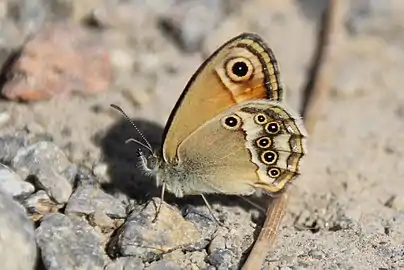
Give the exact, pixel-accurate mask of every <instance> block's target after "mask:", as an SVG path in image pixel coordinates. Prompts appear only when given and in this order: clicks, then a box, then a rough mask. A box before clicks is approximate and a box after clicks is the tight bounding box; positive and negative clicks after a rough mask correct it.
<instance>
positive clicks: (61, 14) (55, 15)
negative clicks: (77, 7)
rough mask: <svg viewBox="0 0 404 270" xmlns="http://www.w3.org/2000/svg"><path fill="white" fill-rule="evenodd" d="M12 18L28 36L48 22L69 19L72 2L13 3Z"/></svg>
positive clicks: (39, 0)
mask: <svg viewBox="0 0 404 270" xmlns="http://www.w3.org/2000/svg"><path fill="white" fill-rule="evenodd" d="M9 9H10V14H9V15H10V16H11V17H12V18H13V19H14V20H15V21H16V22H17V23H18V25H19V26H20V27H21V28H22V29H24V32H25V33H26V34H33V33H35V31H37V30H38V29H39V28H40V27H41V26H43V25H44V24H45V23H46V22H47V21H50V20H52V21H60V20H64V19H67V18H68V17H69V16H70V14H71V13H72V9H73V7H72V1H70V0H59V1H46V0H22V1H12V2H11V4H10V8H9Z"/></svg>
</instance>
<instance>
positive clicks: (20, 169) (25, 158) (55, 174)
mask: <svg viewBox="0 0 404 270" xmlns="http://www.w3.org/2000/svg"><path fill="white" fill-rule="evenodd" d="M72 166H73V165H72V164H71V163H70V162H69V161H68V159H67V157H66V155H65V154H64V153H63V152H62V151H61V150H60V149H59V147H57V146H56V145H55V144H53V143H51V142H43V141H42V142H38V143H35V144H32V145H29V146H28V147H25V148H22V149H20V150H19V151H18V152H17V154H16V156H15V157H14V158H13V160H12V163H11V167H13V168H14V169H15V170H16V172H17V173H18V174H19V175H20V176H22V177H23V178H27V177H28V176H31V177H33V180H35V184H36V185H37V188H40V189H44V190H45V191H46V192H47V193H48V195H49V196H50V197H52V198H53V199H55V201H56V202H58V203H65V202H67V200H68V199H69V197H70V195H71V193H72V185H71V182H72V180H71V179H68V176H69V177H71V175H72V173H71V168H72ZM66 172H68V173H67V175H68V176H67V175H66Z"/></svg>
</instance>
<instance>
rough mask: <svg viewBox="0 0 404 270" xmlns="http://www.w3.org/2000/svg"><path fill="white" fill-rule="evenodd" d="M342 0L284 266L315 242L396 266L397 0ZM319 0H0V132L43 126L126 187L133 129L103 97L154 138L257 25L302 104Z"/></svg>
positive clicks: (344, 260) (402, 6) (403, 202)
mask: <svg viewBox="0 0 404 270" xmlns="http://www.w3.org/2000/svg"><path fill="white" fill-rule="evenodd" d="M340 2H341V5H340V9H339V11H338V16H339V25H338V26H337V27H335V28H333V29H332V30H331V32H330V33H329V34H330V36H332V40H333V43H332V44H330V46H332V57H330V58H329V59H328V60H327V61H329V62H328V64H327V65H328V66H329V67H330V70H331V72H330V73H329V74H328V75H329V76H328V77H327V81H326V87H328V88H329V91H328V95H327V100H325V103H324V106H323V107H322V109H321V110H320V109H319V110H318V113H317V117H318V122H317V125H316V126H315V129H314V130H313V132H312V133H311V134H310V138H309V154H308V155H307V158H306V160H305V162H304V164H303V167H302V169H303V174H302V176H301V177H300V178H299V179H298V180H297V181H296V182H295V183H294V184H293V188H292V189H291V192H292V196H291V203H290V205H289V208H288V213H287V215H286V219H285V220H286V221H285V222H284V224H285V225H284V226H283V229H282V231H281V233H280V235H279V237H278V241H277V242H278V244H277V245H278V246H277V247H278V248H276V249H275V251H274V253H272V255H271V256H272V257H274V258H277V260H280V261H281V263H280V264H281V265H282V262H283V263H284V265H287V264H288V263H291V262H289V261H288V259H287V258H284V257H283V256H287V255H288V254H289V255H290V254H293V255H290V256H292V257H293V256H294V257H293V258H294V259H293V260H294V261H293V260H292V261H293V263H295V262H296V260H297V261H299V260H300V259H301V258H300V259H299V257H298V256H299V254H301V252H305V251H304V250H306V251H307V249H305V248H307V247H308V246H310V247H311V248H313V247H314V246H315V247H316V250H320V251H319V253H320V255H318V256H317V255H316V256H317V257H316V256H315V255H313V256H312V255H310V256H311V257H310V256H309V255H307V256H308V257H304V259H301V260H300V261H305V262H306V264H307V265H306V266H307V267H309V266H310V265H311V266H313V265H316V264H314V263H313V261H318V263H319V264H317V267H320V266H321V268H323V269H325V268H326V266H325V265H327V261H330V260H331V259H332V260H335V261H337V262H338V263H340V267H341V269H347V268H348V267H351V266H352V267H353V268H354V269H362V268H361V266H363V265H367V266H370V265H373V263H376V265H377V267H381V268H379V269H382V268H383V267H387V268H389V267H393V266H394V267H399V266H400V265H401V267H404V262H403V261H402V258H401V259H400V258H399V257H400V256H402V255H403V254H404V253H403V252H404V249H403V245H404V235H403V232H404V227H403V225H402V224H404V214H403V211H404V195H403V191H404V161H403V155H404V91H403V89H402V85H403V84H404V76H403V74H404V73H403V72H404V50H403V48H404V17H403V16H402V14H403V13H404V2H403V1H401V0H341V1H340ZM327 3H328V1H325V0H283V1H276V0H250V1H241V0H222V1H220V0H147V1H146V0H54V1H49V0H8V1H7V0H1V1H0V65H1V70H0V83H1V89H2V99H1V100H0V135H1V136H5V135H10V134H16V132H19V134H25V135H22V136H32V134H35V136H42V138H44V137H46V138H48V139H49V140H52V141H53V142H55V144H56V145H58V146H59V147H60V148H61V149H62V150H63V151H64V153H65V154H66V155H67V157H68V159H69V160H70V161H71V162H72V163H74V164H77V165H78V166H79V167H85V168H89V169H90V170H92V171H93V173H95V174H96V175H97V176H98V177H99V179H101V180H100V181H101V182H102V183H103V184H105V185H108V184H111V182H113V181H116V182H119V183H118V184H117V183H115V185H122V188H123V189H127V188H128V187H131V185H133V183H132V182H131V181H132V180H133V178H136V177H137V174H136V172H133V167H135V165H134V164H135V162H136V153H135V151H136V146H130V145H125V144H124V141H125V140H126V139H128V138H129V137H133V136H136V131H135V130H134V129H133V128H132V127H130V124H128V123H127V122H125V121H124V120H122V117H121V115H119V114H118V113H117V112H116V111H114V110H112V109H111V108H110V106H109V105H110V104H111V103H114V104H117V105H119V106H121V107H122V108H123V109H124V110H125V112H126V113H127V114H128V115H129V116H130V117H132V118H133V119H134V120H135V121H136V123H137V124H138V125H139V128H140V129H141V130H142V131H143V132H144V133H145V135H146V137H147V138H148V139H150V141H151V142H152V143H153V145H158V144H159V142H160V136H161V132H162V128H163V127H164V124H165V122H166V120H167V118H168V116H169V113H170V111H171V110H172V108H173V106H174V104H175V102H176V101H177V99H178V97H179V95H180V93H181V92H182V90H183V88H184V86H185V84H186V83H187V81H188V79H189V78H190V77H191V76H192V74H193V73H194V72H195V71H196V69H197V68H198V66H199V65H200V64H201V63H202V61H203V60H204V59H206V58H207V57H208V56H209V55H210V54H211V53H212V52H213V51H214V50H215V49H216V48H218V47H219V46H220V45H221V44H223V43H224V42H225V41H227V40H228V39H230V38H232V37H234V36H236V35H238V34H240V33H242V32H254V33H257V34H259V35H260V36H262V38H263V39H264V40H265V41H266V42H267V43H268V45H269V46H270V47H271V48H272V49H273V51H274V53H275V55H276V57H277V59H278V62H279V65H280V69H281V79H282V81H283V83H284V86H285V88H286V95H287V96H286V102H287V103H288V104H289V105H290V106H291V107H292V108H294V109H295V110H296V111H300V110H301V104H302V99H303V91H304V88H305V86H306V83H307V80H308V78H309V76H310V71H311V67H312V64H313V61H314V59H315V56H316V52H317V51H318V50H319V48H318V41H319V33H320V32H321V31H322V30H323V26H324V25H323V24H322V22H323V14H324V11H325V8H326V6H327ZM21 132H22V133H21ZM12 136H14V135H12ZM117 179H119V180H117ZM112 184H113V185H114V183H112ZM144 192H146V191H144ZM134 193H138V192H136V191H134ZM152 194H153V195H154V194H158V192H156V193H153V192H152ZM135 195H138V196H139V194H135ZM347 220H349V222H348V221H347ZM350 222H351V223H350ZM346 224H357V226H359V227H360V231H361V234H358V233H357V231H350V232H346V231H341V230H348V229H352V228H351V227H350V226H348V225H346ZM358 224H359V225H358ZM400 224H401V225H400ZM352 230H353V229H352ZM302 231H303V232H304V233H300V232H302ZM339 231H341V232H340V234H337V236H335V234H333V233H334V232H339ZM306 232H308V233H306ZM288 236H291V237H289V238H288ZM363 239H367V240H366V241H367V242H366V241H365V242H361V241H363ZM382 242H383V243H384V244H381V243H382ZM346 249H348V251H349V252H348V251H347V250H346ZM400 254H401V255H400ZM282 258H284V259H282ZM300 261H299V263H300ZM307 261H308V262H307ZM320 262H321V263H323V264H320ZM278 263H279V262H278ZM299 263H296V265H299ZM302 264H303V266H304V263H303V262H302ZM355 266H356V267H355ZM345 267H346V268H345ZM387 268H383V269H387ZM317 269H320V268H317ZM327 269H328V268H327ZM363 269H369V268H366V267H365V268H363Z"/></svg>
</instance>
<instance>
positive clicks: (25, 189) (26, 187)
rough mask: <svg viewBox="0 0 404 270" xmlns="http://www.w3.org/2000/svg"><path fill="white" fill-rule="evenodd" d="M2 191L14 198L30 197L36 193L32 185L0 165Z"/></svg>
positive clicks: (0, 187)
mask: <svg viewBox="0 0 404 270" xmlns="http://www.w3.org/2000/svg"><path fill="white" fill-rule="evenodd" d="M0 189H1V190H3V191H4V192H6V193H8V194H10V195H11V196H13V197H14V198H16V197H22V196H25V195H29V194H31V193H33V192H34V191H35V188H34V186H33V185H32V184H30V183H28V182H25V181H23V180H22V179H21V177H20V176H19V175H18V174H16V173H15V172H14V171H13V170H11V169H10V168H9V167H8V166H6V165H3V164H0Z"/></svg>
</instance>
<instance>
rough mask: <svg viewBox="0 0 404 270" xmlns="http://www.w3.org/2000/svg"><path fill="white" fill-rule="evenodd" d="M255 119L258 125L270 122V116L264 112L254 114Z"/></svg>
mask: <svg viewBox="0 0 404 270" xmlns="http://www.w3.org/2000/svg"><path fill="white" fill-rule="evenodd" d="M254 121H255V123H257V124H258V125H263V124H265V123H266V122H268V116H267V115H266V114H264V113H257V114H256V115H255V116H254Z"/></svg>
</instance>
